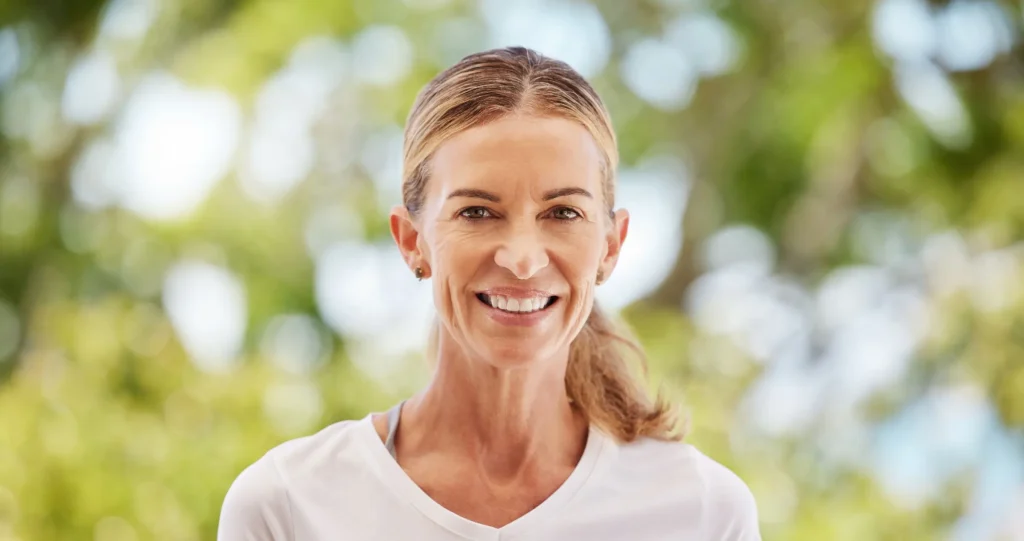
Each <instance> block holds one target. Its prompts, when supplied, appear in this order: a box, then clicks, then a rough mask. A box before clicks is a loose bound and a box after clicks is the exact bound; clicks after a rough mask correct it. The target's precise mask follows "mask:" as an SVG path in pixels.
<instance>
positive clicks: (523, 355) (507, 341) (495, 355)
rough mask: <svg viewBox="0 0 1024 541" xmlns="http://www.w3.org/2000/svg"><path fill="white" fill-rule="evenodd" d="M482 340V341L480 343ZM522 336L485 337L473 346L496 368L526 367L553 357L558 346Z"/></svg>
mask: <svg viewBox="0 0 1024 541" xmlns="http://www.w3.org/2000/svg"><path fill="white" fill-rule="evenodd" d="M480 342H482V343H480ZM538 342H539V341H534V340H529V339H525V340H524V339H523V338H513V337H509V338H497V337H485V338H483V339H482V340H480V341H478V346H477V347H476V348H475V349H476V350H477V351H478V352H479V353H480V356H481V357H482V358H483V359H484V360H486V362H487V363H488V364H490V365H492V366H494V367H497V368H507V369H514V368H526V367H529V366H531V365H534V364H537V363H540V362H544V361H545V360H546V359H550V358H552V357H554V354H555V352H556V351H557V349H558V348H555V347H552V346H551V345H550V344H544V343H538Z"/></svg>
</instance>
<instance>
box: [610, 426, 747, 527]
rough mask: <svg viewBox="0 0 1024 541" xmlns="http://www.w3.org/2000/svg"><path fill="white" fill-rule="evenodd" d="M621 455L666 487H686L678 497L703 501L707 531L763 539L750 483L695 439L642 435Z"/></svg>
mask: <svg viewBox="0 0 1024 541" xmlns="http://www.w3.org/2000/svg"><path fill="white" fill-rule="evenodd" d="M620 456H621V458H622V459H623V460H622V461H621V462H624V463H625V464H624V465H625V467H626V468H628V469H630V470H634V473H639V474H641V476H643V477H648V478H650V479H654V480H656V481H655V482H657V483H661V484H662V485H663V489H664V490H667V491H673V492H676V491H678V492H680V493H685V494H684V497H683V498H682V499H681V500H679V501H681V502H692V505H695V506H699V508H700V509H699V516H700V518H701V522H702V523H703V527H702V530H704V531H706V532H708V538H709V539H721V540H725V541H758V540H760V539H761V537H760V534H759V528H758V513H757V503H756V502H755V500H754V495H753V494H752V493H751V491H750V488H749V487H748V486H747V484H746V483H744V482H743V480H742V479H740V477H739V476H738V475H736V474H735V473H734V472H733V471H732V470H730V469H729V468H727V467H725V466H724V465H722V464H720V463H719V462H717V461H715V460H714V459H712V458H711V457H709V456H707V455H705V454H704V453H702V452H701V451H700V450H698V449H697V448H696V447H694V446H693V445H690V444H689V443H682V442H666V441H658V440H652V439H648V438H644V439H641V440H638V441H637V442H634V443H630V444H626V445H623V446H622V448H621V450H620ZM643 474H647V475H643ZM687 505H689V503H687ZM680 512H682V510H680Z"/></svg>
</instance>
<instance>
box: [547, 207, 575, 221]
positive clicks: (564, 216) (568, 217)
mask: <svg viewBox="0 0 1024 541" xmlns="http://www.w3.org/2000/svg"><path fill="white" fill-rule="evenodd" d="M551 215H552V216H554V217H555V219H556V220H563V221H566V222H572V221H575V220H578V219H580V218H582V216H581V215H580V213H579V211H577V210H576V209H574V208H570V207H558V208H556V209H555V210H553V211H552V212H551Z"/></svg>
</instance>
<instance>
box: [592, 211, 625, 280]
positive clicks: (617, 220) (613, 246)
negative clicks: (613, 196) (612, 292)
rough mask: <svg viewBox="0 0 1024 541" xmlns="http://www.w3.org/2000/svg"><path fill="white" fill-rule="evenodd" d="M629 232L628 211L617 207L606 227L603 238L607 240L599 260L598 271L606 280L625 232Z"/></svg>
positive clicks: (612, 268)
mask: <svg viewBox="0 0 1024 541" xmlns="http://www.w3.org/2000/svg"><path fill="white" fill-rule="evenodd" d="M627 233H629V211H627V210H626V209H619V210H616V211H615V214H613V215H612V224H611V227H609V228H608V234H607V236H606V238H605V241H606V242H607V246H606V249H607V251H606V252H605V255H604V259H602V260H601V265H600V267H599V268H600V271H601V273H602V275H603V276H604V279H605V280H607V279H608V278H609V277H610V276H611V275H612V271H613V270H614V269H615V265H616V264H617V263H618V262H619V253H620V252H621V251H622V244H623V243H624V242H626V234H627Z"/></svg>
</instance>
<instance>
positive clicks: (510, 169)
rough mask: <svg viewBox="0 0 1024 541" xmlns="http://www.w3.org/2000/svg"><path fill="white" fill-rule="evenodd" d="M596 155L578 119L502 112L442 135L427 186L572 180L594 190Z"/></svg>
mask: <svg viewBox="0 0 1024 541" xmlns="http://www.w3.org/2000/svg"><path fill="white" fill-rule="evenodd" d="M601 160H602V158H601V152H600V150H599V148H598V146H597V143H596V142H595V141H594V138H593V137H592V136H591V135H590V132H589V131H587V129H586V128H585V127H583V126H582V125H581V124H579V123H578V122H574V121H572V120H568V119H564V118H550V117H529V116H527V117H521V116H513V117H506V118H503V119H500V120H497V121H494V122H491V123H488V124H485V125H482V126H477V127H474V128H470V129H468V130H466V131H464V132H461V133H459V134H457V135H455V136H454V137H452V138H451V139H449V140H448V141H445V142H444V143H443V144H442V145H441V146H440V147H439V148H438V149H437V151H436V152H435V153H434V157H433V159H432V163H431V170H432V171H431V175H430V176H431V179H432V180H431V183H432V184H435V186H434V187H433V190H432V191H435V193H436V190H439V191H440V192H441V193H442V194H443V193H447V192H450V191H452V190H454V189H458V188H465V187H470V186H471V187H473V188H478V189H485V190H489V191H494V192H500V191H505V190H508V189H509V188H510V187H518V188H536V189H540V190H546V189H551V188H563V187H569V186H576V187H580V188H585V189H587V190H588V191H590V192H591V193H594V194H595V195H596V194H598V193H600V189H601V179H602V177H601Z"/></svg>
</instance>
